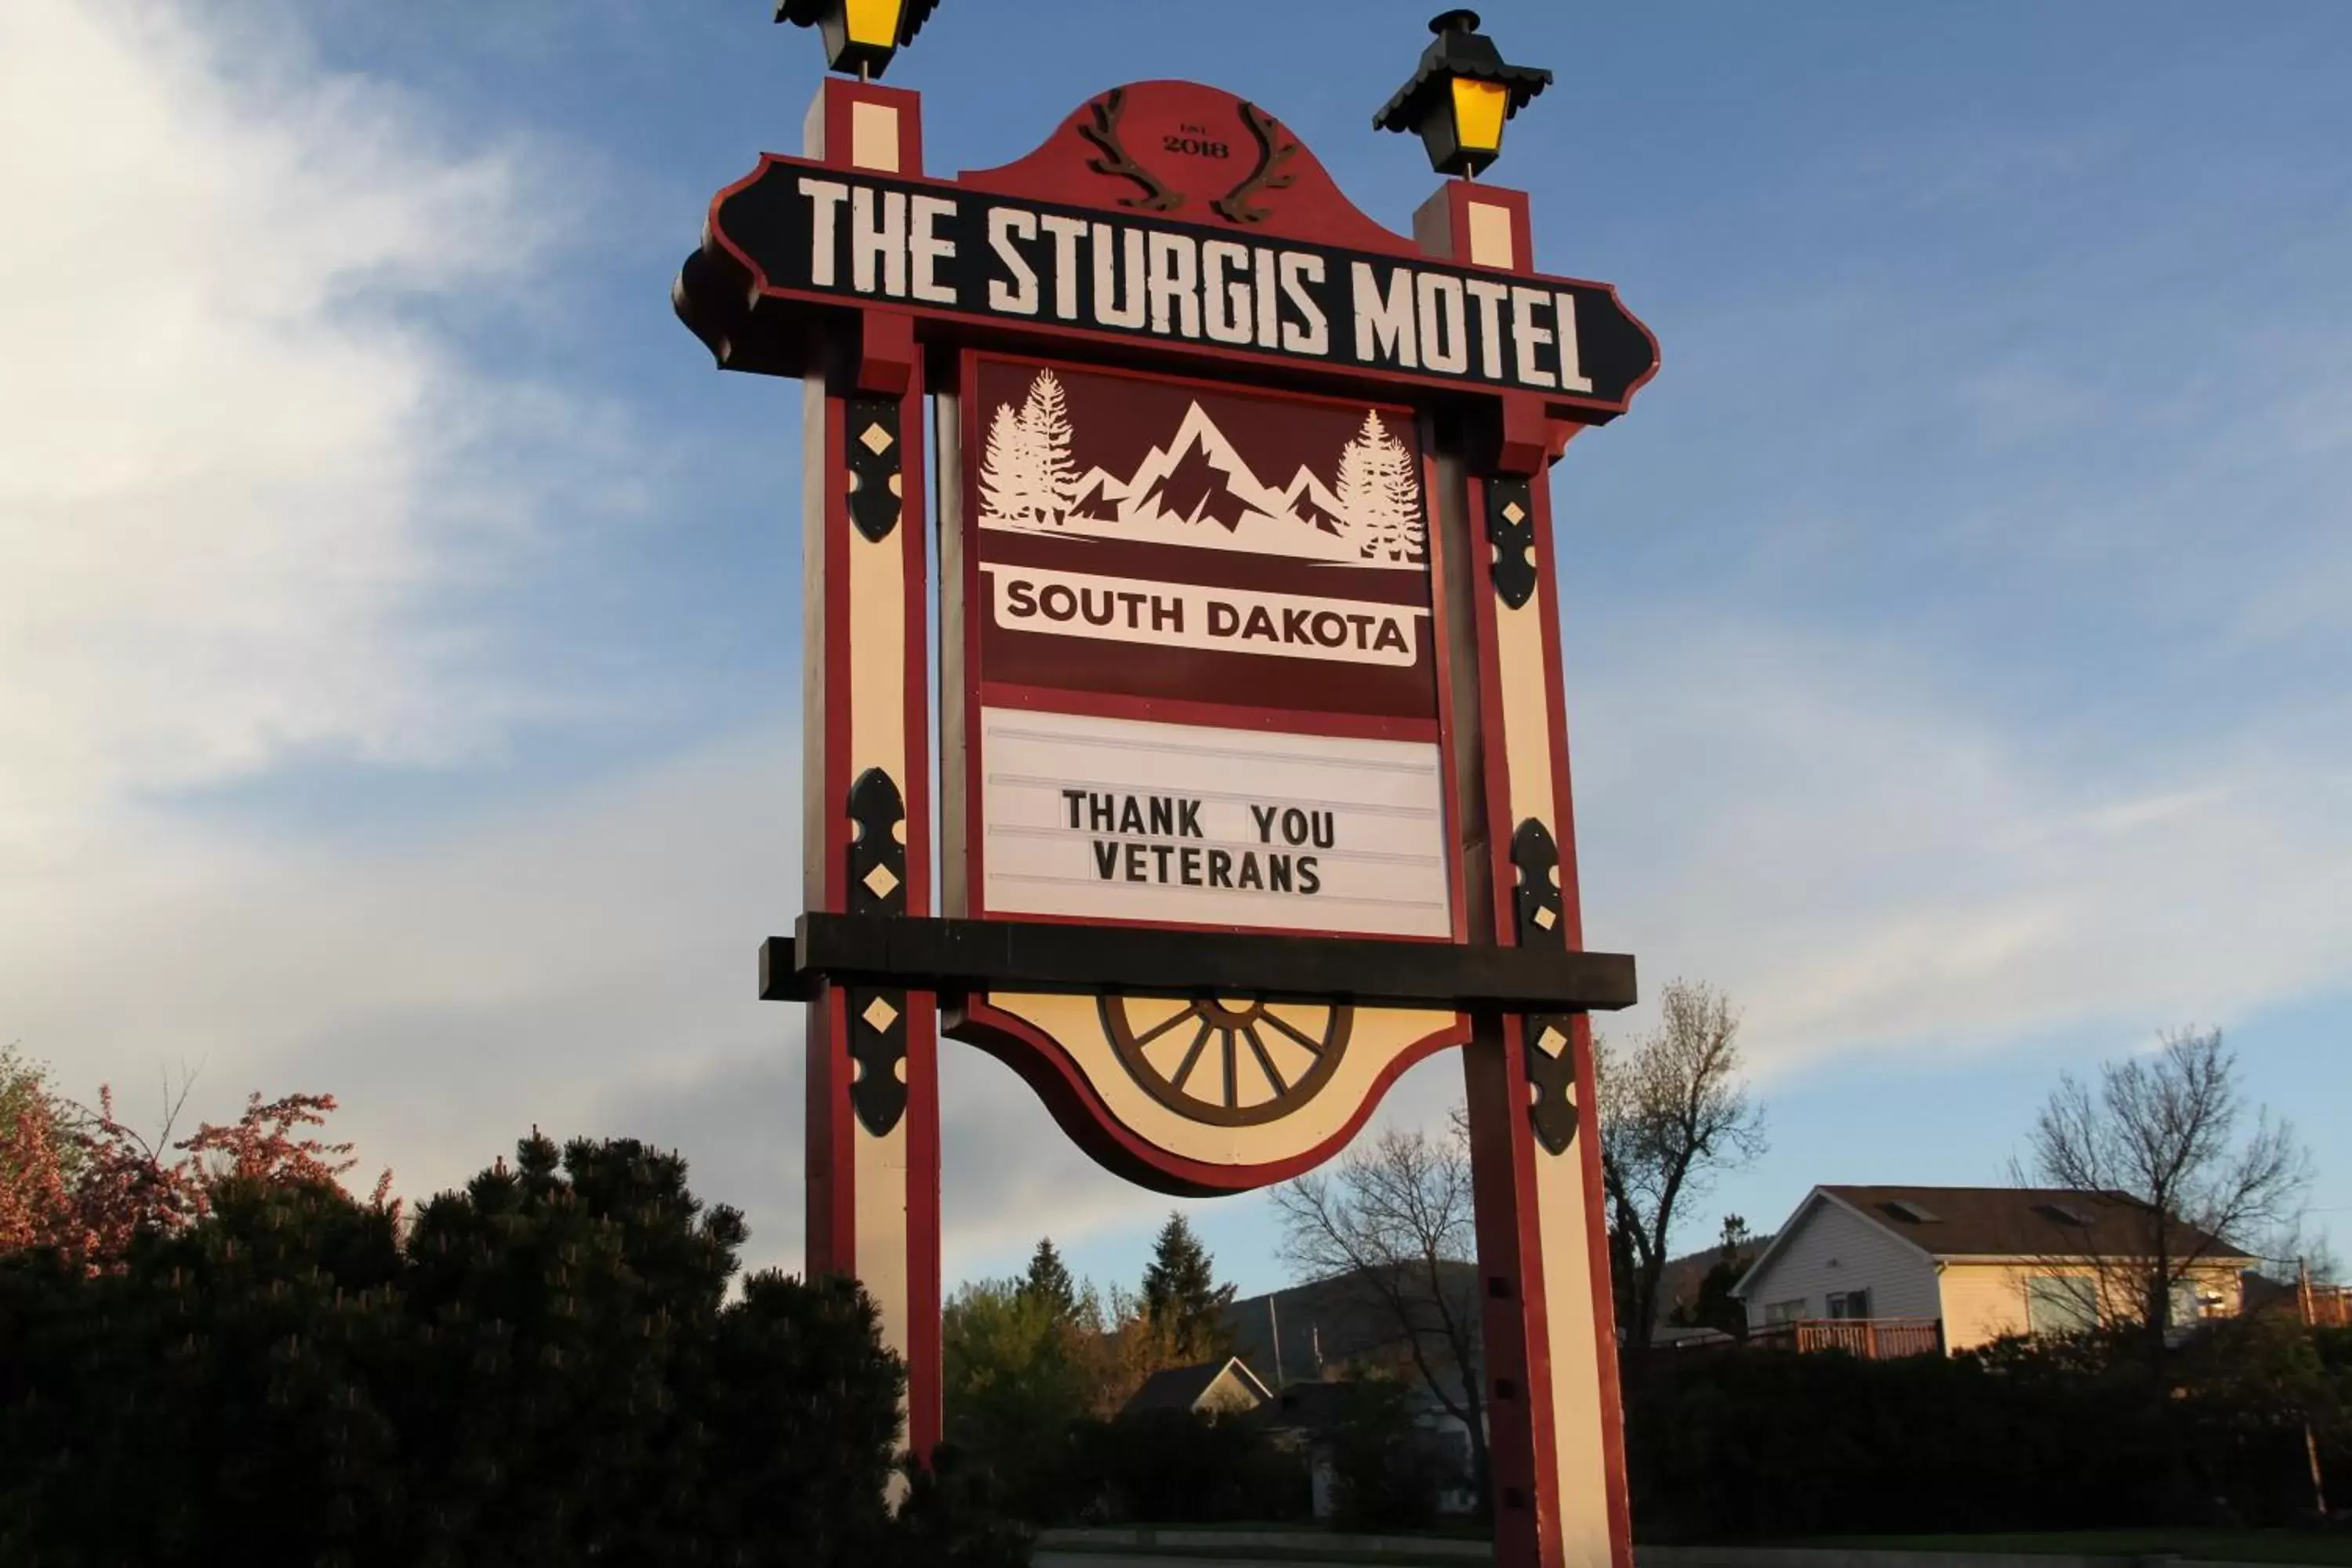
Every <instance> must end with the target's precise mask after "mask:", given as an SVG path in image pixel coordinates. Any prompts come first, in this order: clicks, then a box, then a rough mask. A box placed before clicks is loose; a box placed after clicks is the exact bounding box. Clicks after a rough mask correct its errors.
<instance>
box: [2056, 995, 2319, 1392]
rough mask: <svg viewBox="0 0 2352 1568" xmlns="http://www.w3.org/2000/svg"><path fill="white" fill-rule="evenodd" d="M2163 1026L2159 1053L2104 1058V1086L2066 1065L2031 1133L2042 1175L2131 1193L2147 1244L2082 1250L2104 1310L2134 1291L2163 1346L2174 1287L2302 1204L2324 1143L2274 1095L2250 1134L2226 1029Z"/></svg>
mask: <svg viewBox="0 0 2352 1568" xmlns="http://www.w3.org/2000/svg"><path fill="white" fill-rule="evenodd" d="M2158 1038H2159V1039H2160V1041H2161V1042H2162V1043H2161V1046H2160V1048H2159V1049H2158V1050H2157V1051H2156V1052H2155V1053H2154V1054H2152V1055H2147V1056H2136V1057H2129V1058H2125V1059H2124V1060H2122V1061H2119V1062H2109V1063H2107V1064H2106V1065H2105V1066H2104V1067H2102V1068H2100V1069H2099V1077H2098V1081H2097V1083H2096V1084H2091V1083H2086V1082H2084V1080H2083V1079H2078V1078H2076V1077H2074V1075H2073V1074H2072V1073H2068V1074H2065V1075H2063V1077H2061V1078H2060V1079H2059V1081H2058V1087H2057V1089H2054V1090H2053V1091H2052V1093H2051V1096H2050V1100H2049V1103H2048V1104H2046V1105H2044V1106H2043V1107H2042V1112H2041V1114H2040V1116H2038V1117H2037V1118H2036V1119H2035V1121H2034V1124H2033V1131H2032V1134H2031V1136H2030V1137H2029V1139H2028V1144H2029V1146H2030V1147H2031V1149H2032V1159H2033V1173H2034V1174H2035V1175H2036V1176H2037V1177H2038V1178H2039V1180H2040V1181H2041V1183H2042V1184H2044V1185H2047V1186H2053V1187H2071V1188H2074V1189H2077V1190H2079V1191H2083V1192H2092V1193H2102V1194H2112V1195H2114V1196H2116V1197H2119V1198H2121V1199H2123V1200H2125V1202H2126V1205H2128V1209H2127V1212H2128V1215H2129V1216H2130V1218H2129V1221H2128V1226H2129V1229H2130V1231H2132V1232H2135V1233H2136V1240H2137V1245H2135V1246H2130V1247H2125V1248H2122V1249H2120V1250H2118V1249H2116V1248H2114V1247H2108V1248H2105V1249H2103V1250H2102V1252H2101V1254H2100V1255H2098V1256H2095V1257H2091V1258H2085V1259H2084V1260H2083V1261H2084V1265H2085V1268H2086V1270H2087V1271H2088V1272H2089V1273H2090V1274H2091V1275H2093V1276H2094V1277H2095V1279H2096V1281H2097V1285H2098V1295H2099V1298H2100V1300H2099V1302H2098V1306H2099V1308H2100V1310H2102V1313H2103V1315H2108V1316H2113V1315H2115V1306H2116V1303H2118V1302H2120V1303H2124V1304H2125V1308H2124V1310H2125V1313H2126V1315H2127V1316H2128V1317H2129V1318H2130V1319H2132V1320H2134V1321H2137V1323H2138V1324H2140V1325H2141V1326H2142V1327H2143V1328H2144V1329H2145V1331H2147V1336H2148V1343H2149V1345H2150V1348H2151V1350H2152V1351H2153V1352H2155V1353H2156V1354H2157V1355H2158V1357H2159V1358H2160V1357H2161V1355H2162V1353H2163V1349H2164V1343H2165V1339H2166V1334H2167V1331H2168V1329H2169V1328H2170V1327H2171V1322H2172V1302H2173V1298H2174V1294H2175V1292H2176V1291H2177V1290H2179V1289H2180V1287H2181V1286H2182V1285H2183V1284H2184V1283H2185V1282H2187V1281H2188V1280H2189V1279H2190V1276H2191V1275H2192V1273H2193V1272H2194V1271H2195V1270H2196V1269H2197V1268H2198V1267H2199V1265H2200V1263H2203V1262H2204V1261H2205V1260H2207V1259H2209V1258H2213V1257H2214V1256H2216V1255H2217V1253H2218V1252H2219V1251H2220V1250H2221V1249H2223V1248H2228V1247H2234V1246H2237V1245H2239V1244H2241V1243H2242V1242H2243V1241H2245V1240H2247V1239H2249V1238H2252V1237H2256V1236H2259V1235H2261V1234H2263V1233H2264V1232H2266V1231H2270V1230H2273V1229H2277V1228H2280V1227H2284V1226H2292V1225H2293V1224H2294V1221H2295V1220H2296V1219H2297V1218H2298V1217H2299V1216H2300V1211H2301V1207H2302V1200H2303V1194H2304V1191H2305V1188H2306V1187H2308V1186H2309V1185H2310V1184H2311V1155H2310V1153H2309V1152H2308V1151H2306V1150H2305V1148H2304V1146H2303V1144H2302V1143H2301V1142H2298V1141H2297V1140H2296V1138H2295V1135H2294V1127H2293V1125H2292V1124H2290V1123H2289V1122H2287V1121H2284V1120H2279V1119H2274V1118H2273V1116H2272V1115H2271V1112H2270V1110H2269V1109H2268V1108H2267V1107H2264V1108H2262V1109H2258V1110H2256V1111H2255V1112H2254V1115H2253V1121H2252V1126H2251V1127H2250V1128H2247V1129H2246V1131H2245V1133H2244V1136H2243V1138H2241V1137H2240V1126H2241V1123H2242V1121H2244V1119H2245V1115H2246V1108H2245V1104H2244V1101H2243V1099H2242V1096H2241V1094H2240V1093H2239V1089H2238V1085H2237V1068H2238V1062H2237V1055H2236V1053H2235V1052H2232V1051H2231V1050H2229V1049H2227V1048H2226V1047H2223V1045H2222V1043H2221V1030H2219V1029H2205V1030H2196V1029H2184V1030H2178V1031H2173V1032H2169V1033H2167V1034H2164V1035H2162V1036H2160V1037H2158ZM2019 1174H2020V1176H2021V1177H2022V1173H2019ZM2021 1184H2022V1181H2021Z"/></svg>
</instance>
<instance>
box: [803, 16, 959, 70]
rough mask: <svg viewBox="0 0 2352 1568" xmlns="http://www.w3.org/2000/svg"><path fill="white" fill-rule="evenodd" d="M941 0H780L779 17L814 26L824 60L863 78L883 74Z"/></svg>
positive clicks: (832, 65)
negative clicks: (822, 44) (821, 41)
mask: <svg viewBox="0 0 2352 1568" xmlns="http://www.w3.org/2000/svg"><path fill="white" fill-rule="evenodd" d="M939 5H940V0H776V20H777V21H779V22H790V23H792V24H793V26H796V27H814V28H815V29H816V30H817V35H818V37H822V38H823V39H824V63H825V64H826V65H828V66H830V67H832V68H834V69H835V70H837V71H845V72H850V73H853V74H855V75H856V78H857V79H858V80H860V81H866V80H869V79H872V78H874V77H877V76H880V75H881V74H882V72H883V71H884V70H885V69H886V68H887V67H888V66H889V64H890V57H891V56H893V55H895V54H897V53H898V51H899V50H900V49H901V48H903V47H906V46H907V45H908V44H910V43H912V42H914V41H915V35H916V34H917V33H919V32H920V31H922V28H923V24H924V23H925V22H927V21H929V19H930V15H931V13H932V12H933V11H936V10H938V9H939Z"/></svg>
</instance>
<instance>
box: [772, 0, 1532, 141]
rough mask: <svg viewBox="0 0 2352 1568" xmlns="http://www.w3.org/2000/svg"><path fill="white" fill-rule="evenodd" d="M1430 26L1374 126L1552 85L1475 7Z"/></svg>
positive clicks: (1520, 97) (1408, 122)
mask: <svg viewBox="0 0 2352 1568" xmlns="http://www.w3.org/2000/svg"><path fill="white" fill-rule="evenodd" d="M788 3H789V0H788ZM1429 30H1430V31H1431V32H1433V33H1434V34H1436V35H1437V40H1436V42H1434V43H1433V44H1431V45H1430V46H1429V47H1427V48H1425V49H1423V50H1422V51H1421V64H1420V65H1419V66H1417V67H1415V68H1414V69H1413V73H1412V80H1411V81H1408V82H1406V83H1405V84H1404V85H1403V86H1402V87H1401V88H1399V89H1396V95H1395V96H1394V97H1392V98H1391V99H1390V100H1388V102H1387V103H1386V104H1384V105H1382V106H1381V111H1380V112H1379V113H1378V114H1375V115H1373V116H1372V129H1373V130H1375V131H1418V130H1420V129H1421V122H1422V120H1423V117H1424V116H1425V115H1427V113H1428V112H1429V110H1430V107H1431V103H1430V100H1432V99H1433V98H1435V97H1436V96H1437V95H1438V94H1439V93H1442V92H1444V91H1445V90H1447V89H1446V83H1447V82H1449V81H1451V80H1452V79H1454V78H1455V77H1472V78H1475V79H1477V80H1479V81H1492V82H1499V83H1501V84H1502V85H1503V86H1504V87H1506V88H1507V89H1509V90H1510V95H1511V99H1510V106H1509V107H1508V108H1507V109H1506V110H1504V113H1505V115H1506V116H1509V115H1513V114H1517V112H1518V111H1519V106H1520V105H1521V104H1523V103H1525V102H1527V101H1528V100H1529V99H1531V98H1533V97H1534V96H1535V95H1536V94H1538V93H1539V92H1541V91H1542V90H1543V89H1545V88H1547V87H1549V86H1550V85H1551V72H1549V71H1548V70H1542V69H1539V68H1537V67H1534V66H1515V65H1511V64H1508V63H1507V62H1506V61H1505V60H1504V58H1503V54H1502V51H1501V50H1500V49H1497V48H1496V47H1495V40H1494V39H1492V38H1490V37H1486V34H1484V33H1482V32H1480V31H1478V13H1477V12H1475V11H1448V12H1446V13H1444V15H1443V16H1434V17H1433V18H1431V20H1430V24H1429Z"/></svg>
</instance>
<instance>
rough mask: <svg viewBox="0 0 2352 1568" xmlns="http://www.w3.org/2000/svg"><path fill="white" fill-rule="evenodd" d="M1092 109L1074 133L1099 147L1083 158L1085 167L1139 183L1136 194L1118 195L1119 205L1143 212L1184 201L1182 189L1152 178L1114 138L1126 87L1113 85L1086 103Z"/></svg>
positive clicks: (1168, 208) (1173, 206) (1165, 208)
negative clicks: (1091, 118) (1090, 120)
mask: <svg viewBox="0 0 2352 1568" xmlns="http://www.w3.org/2000/svg"><path fill="white" fill-rule="evenodd" d="M1087 108H1089V109H1091V110H1094V113H1095V122H1094V123H1093V124H1092V125H1081V126H1079V127H1078V134H1079V135H1081V136H1083V137H1085V138H1086V139H1087V141H1089V142H1093V143H1094V144H1095V145H1096V146H1097V147H1099V148H1101V149H1102V150H1103V156H1102V157H1099V158H1089V159H1087V168H1089V169H1092V170H1093V171H1094V172H1095V173H1096V174H1116V175H1118V177H1120V178H1121V179H1128V180H1133V181H1134V182H1135V183H1136V184H1139V185H1141V186H1142V187H1143V195H1139V196H1121V197H1120V198H1119V202H1118V205H1121V206H1123V207H1139V208H1141V209H1142V210H1143V211H1145V212H1150V213H1171V212H1174V211H1175V210H1176V209H1177V208H1178V207H1181V206H1182V205H1184V193H1183V192H1181V191H1171V190H1170V189H1169V188H1168V187H1167V186H1166V185H1163V184H1160V182H1159V180H1158V179H1156V178H1154V177H1153V175H1152V174H1151V171H1150V170H1149V169H1146V168H1145V167H1144V166H1143V165H1142V164H1140V163H1137V162H1136V161H1135V160H1134V159H1133V158H1132V157H1130V156H1129V154H1128V151H1127V148H1126V147H1125V146H1124V145H1123V144H1122V143H1121V142H1119V139H1118V117H1119V115H1120V114H1121V113H1122V112H1124V111H1125V110H1126V108H1127V89H1125V88H1123V87H1121V88H1113V89H1111V90H1110V91H1109V92H1108V93H1107V94H1105V95H1104V96H1103V97H1101V98H1098V99H1097V100H1094V102H1092V103H1090V104H1088V105H1087Z"/></svg>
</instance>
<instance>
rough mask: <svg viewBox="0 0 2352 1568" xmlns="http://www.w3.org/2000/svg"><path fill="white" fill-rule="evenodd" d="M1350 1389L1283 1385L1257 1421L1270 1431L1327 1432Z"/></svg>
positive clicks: (1348, 1386) (1336, 1422)
mask: <svg viewBox="0 0 2352 1568" xmlns="http://www.w3.org/2000/svg"><path fill="white" fill-rule="evenodd" d="M1354 1386H1355V1385H1354V1384H1348V1383H1308V1382H1299V1383H1287V1384H1283V1386H1282V1389H1281V1391H1280V1392H1279V1393H1277V1394H1275V1396H1274V1402H1273V1403H1272V1404H1270V1405H1267V1406H1265V1409H1264V1410H1262V1411H1260V1412H1259V1413H1258V1414H1259V1417H1260V1419H1262V1420H1263V1421H1264V1422H1265V1424H1266V1425H1267V1426H1272V1427H1276V1428H1293V1427H1295V1428H1297V1429H1299V1430H1302V1431H1307V1432H1327V1431H1329V1430H1330V1429H1331V1428H1332V1427H1335V1426H1338V1425H1339V1417H1340V1415H1342V1414H1343V1413H1344V1412H1345V1410H1346V1407H1347V1403H1348V1394H1349V1392H1350V1390H1352V1389H1353V1387H1354Z"/></svg>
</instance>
